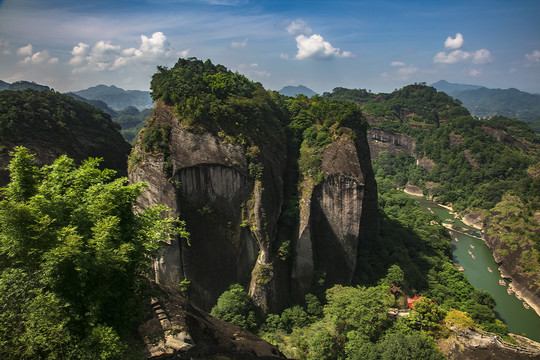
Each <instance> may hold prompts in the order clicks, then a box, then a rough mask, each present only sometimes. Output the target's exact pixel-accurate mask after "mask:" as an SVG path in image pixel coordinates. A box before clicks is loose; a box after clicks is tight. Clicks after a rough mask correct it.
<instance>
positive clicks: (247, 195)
mask: <svg viewBox="0 0 540 360" xmlns="http://www.w3.org/2000/svg"><path fill="white" fill-rule="evenodd" d="M164 125H167V126H170V127H171V131H170V136H169V138H168V149H167V152H168V157H167V159H166V160H165V156H164V155H163V154H161V153H146V152H144V151H143V150H142V149H141V144H140V143H139V144H138V145H137V146H136V147H135V153H136V154H137V156H139V157H140V159H139V160H138V163H137V164H136V165H135V166H134V167H133V169H132V170H131V171H130V174H129V178H130V180H131V181H133V182H138V181H144V182H146V183H148V184H149V185H150V186H149V189H148V191H146V192H145V193H144V194H143V195H142V197H141V199H140V206H143V207H144V206H148V205H151V204H155V203H163V204H166V205H168V206H169V207H171V208H172V209H173V210H174V211H175V213H176V215H177V216H180V217H181V218H183V219H185V220H186V222H187V224H188V230H189V231H190V233H191V241H190V244H187V243H185V242H183V243H179V242H175V241H172V242H171V243H169V244H165V246H164V248H163V249H162V253H161V256H160V258H159V259H158V260H156V262H155V266H154V272H155V278H156V281H158V282H160V283H164V284H167V285H170V286H177V285H178V284H179V283H180V281H182V280H183V279H187V280H189V281H190V282H191V292H190V294H191V300H192V301H193V302H194V303H195V304H198V305H200V306H201V307H203V308H205V309H210V308H211V307H212V306H213V305H214V304H215V302H216V300H217V298H218V297H219V295H220V294H221V293H222V292H223V291H224V290H226V289H227V287H228V286H229V285H230V284H232V283H236V282H237V283H245V282H246V281H247V280H249V279H250V278H252V272H260V270H257V269H260V268H261V267H264V268H265V269H267V271H268V274H265V275H261V276H259V277H258V278H255V277H254V279H252V282H253V284H252V286H251V292H252V294H253V296H255V297H257V299H258V302H259V305H260V306H262V307H264V308H265V309H266V307H269V308H270V309H273V307H274V306H275V305H272V304H269V303H268V302H269V301H270V300H269V297H270V296H266V295H265V294H266V292H271V293H272V301H276V300H275V299H276V298H279V296H278V294H276V293H279V289H276V288H275V285H274V281H273V280H272V278H273V275H272V274H270V272H271V267H272V262H273V257H272V244H273V240H274V237H275V233H276V223H277V218H278V217H279V214H280V209H281V204H282V201H283V200H282V187H283V185H282V180H281V179H282V176H283V172H284V164H285V159H284V156H285V155H284V153H283V151H282V150H281V149H283V148H284V143H283V139H280V137H279V136H277V137H274V138H275V140H276V139H277V140H278V141H277V142H275V143H272V144H270V143H267V144H259V145H260V147H261V149H263V150H262V151H260V150H259V152H260V154H258V156H259V159H258V161H260V163H261V164H262V166H263V168H264V170H263V175H262V176H261V177H260V178H259V179H254V178H253V176H251V175H250V169H249V165H250V161H251V160H250V159H248V156H247V155H246V149H245V147H244V146H242V145H240V144H237V143H230V142H227V141H226V140H224V139H223V138H220V137H219V136H217V135H215V134H212V133H210V132H191V131H189V130H187V129H186V127H185V126H184V125H182V124H181V122H180V121H179V119H178V118H177V117H176V115H175V114H174V110H173V108H172V107H170V106H167V105H165V104H164V103H163V102H158V104H157V105H156V107H155V109H154V115H153V117H152V119H151V123H150V124H147V127H149V126H164ZM165 161H167V162H168V163H169V165H168V166H169V169H170V170H169V171H164V162H165ZM263 278H264V279H263Z"/></svg>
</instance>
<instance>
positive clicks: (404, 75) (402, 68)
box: [381, 61, 419, 80]
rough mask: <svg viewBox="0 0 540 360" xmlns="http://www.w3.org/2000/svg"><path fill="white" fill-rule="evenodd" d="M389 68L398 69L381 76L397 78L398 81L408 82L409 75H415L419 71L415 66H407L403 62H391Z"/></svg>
mask: <svg viewBox="0 0 540 360" xmlns="http://www.w3.org/2000/svg"><path fill="white" fill-rule="evenodd" d="M390 66H392V67H395V68H398V69H397V70H395V71H394V72H391V73H389V72H384V73H382V74H381V76H382V77H383V78H397V79H399V80H409V78H410V77H411V75H413V74H416V73H417V72H418V71H419V69H418V68H417V67H416V66H413V65H408V64H406V63H404V62H403V61H392V62H391V63H390Z"/></svg>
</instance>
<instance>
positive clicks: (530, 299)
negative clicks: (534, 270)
mask: <svg viewBox="0 0 540 360" xmlns="http://www.w3.org/2000/svg"><path fill="white" fill-rule="evenodd" d="M495 215H497V213H492V214H491V216H490V217H488V218H487V220H486V222H485V224H486V225H485V228H484V236H483V239H484V241H485V243H486V245H487V246H488V247H489V249H490V250H491V252H492V253H493V257H494V258H495V261H496V262H497V263H498V264H499V265H500V270H501V274H502V275H503V276H504V277H509V278H511V279H512V287H513V288H514V290H515V291H516V292H517V293H519V294H520V295H521V296H522V297H523V300H525V301H526V302H527V303H528V304H529V305H530V306H531V307H532V308H534V310H535V311H536V312H537V313H539V314H540V286H538V283H537V281H536V279H537V276H538V274H530V273H529V274H527V273H525V272H524V271H523V270H522V269H521V260H520V259H521V257H522V255H523V253H524V252H525V251H528V250H530V249H531V248H532V245H531V244H530V243H528V242H518V243H517V248H516V249H514V250H511V249H510V247H509V246H508V245H507V244H506V243H504V242H503V241H501V240H500V239H499V236H500V234H499V233H498V232H499V231H502V232H506V231H512V229H508V228H506V227H504V228H502V229H501V230H495V231H494V234H491V235H490V233H492V232H493V231H492V229H493V228H494V226H493V224H492V222H493V217H494V216H495ZM495 229H499V227H495ZM536 233H537V234H539V233H540V228H537V229H536ZM499 250H501V251H502V252H505V253H507V254H508V255H505V256H503V255H501V254H500V252H499ZM535 277H536V278H535Z"/></svg>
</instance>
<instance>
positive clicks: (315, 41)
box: [294, 34, 352, 60]
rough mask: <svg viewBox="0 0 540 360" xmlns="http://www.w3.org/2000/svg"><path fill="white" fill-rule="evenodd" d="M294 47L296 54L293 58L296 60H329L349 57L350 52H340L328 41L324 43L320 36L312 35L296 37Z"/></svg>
mask: <svg viewBox="0 0 540 360" xmlns="http://www.w3.org/2000/svg"><path fill="white" fill-rule="evenodd" d="M296 46H297V47H298V53H297V54H296V56H295V57H294V58H295V59H297V60H305V59H329V58H333V57H350V56H351V55H352V54H351V52H350V51H344V52H340V49H339V48H335V47H333V46H332V44H330V43H329V42H328V41H325V40H324V38H323V37H322V36H321V35H318V34H313V35H311V36H310V37H307V36H305V35H298V36H297V37H296Z"/></svg>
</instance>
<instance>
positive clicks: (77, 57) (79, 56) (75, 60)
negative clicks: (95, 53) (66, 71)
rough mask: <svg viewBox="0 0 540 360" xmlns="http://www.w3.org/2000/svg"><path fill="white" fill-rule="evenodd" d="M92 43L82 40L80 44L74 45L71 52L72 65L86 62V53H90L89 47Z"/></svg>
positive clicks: (70, 62)
mask: <svg viewBox="0 0 540 360" xmlns="http://www.w3.org/2000/svg"><path fill="white" fill-rule="evenodd" d="M89 48H90V45H88V44H85V43H82V42H80V43H79V44H78V45H75V46H74V47H73V50H71V54H72V55H73V57H72V58H71V59H70V60H69V64H70V65H80V64H82V63H83V62H84V59H85V57H86V55H87V54H88V49H89Z"/></svg>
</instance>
